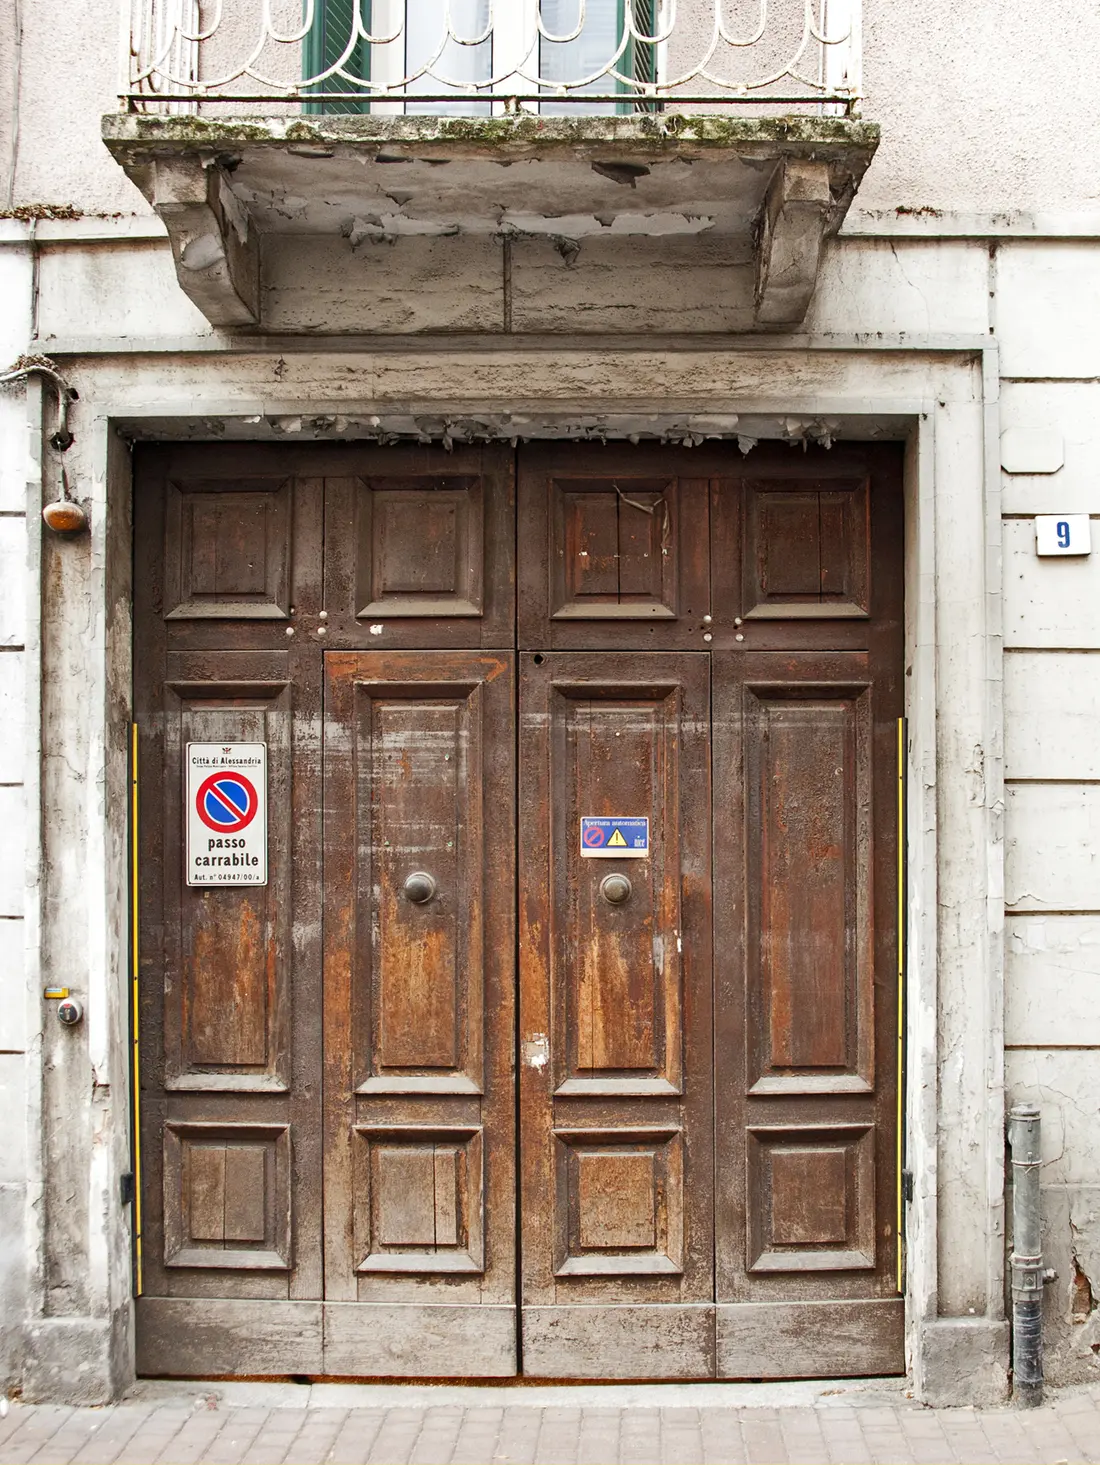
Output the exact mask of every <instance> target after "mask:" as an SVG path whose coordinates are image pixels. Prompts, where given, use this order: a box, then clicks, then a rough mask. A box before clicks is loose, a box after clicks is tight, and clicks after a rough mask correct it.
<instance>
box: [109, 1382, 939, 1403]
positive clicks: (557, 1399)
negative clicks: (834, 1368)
mask: <svg viewBox="0 0 1100 1465" xmlns="http://www.w3.org/2000/svg"><path fill="white" fill-rule="evenodd" d="M911 1394H912V1384H911V1381H910V1380H909V1379H906V1378H866V1379H850V1378H849V1379H789V1380H782V1379H779V1380H776V1379H770V1380H769V1381H768V1382H767V1383H758V1384H757V1383H727V1382H718V1383H654V1382H652V1381H645V1382H641V1383H633V1384H623V1383H607V1384H600V1383H592V1382H591V1381H587V1380H586V1381H585V1382H583V1383H574V1382H570V1381H568V1380H565V1381H561V1382H558V1383H547V1382H546V1380H545V1379H537V1380H528V1379H523V1378H515V1379H510V1380H508V1381H507V1382H502V1381H501V1380H499V1379H494V1380H492V1381H491V1382H488V1383H484V1384H478V1383H462V1384H454V1383H439V1384H431V1383H424V1382H423V1381H422V1380H417V1379H412V1380H410V1381H409V1382H408V1383H400V1382H386V1383H364V1382H360V1381H341V1380H322V1381H318V1382H315V1383H314V1382H311V1383H291V1382H290V1381H288V1380H279V1379H138V1381H137V1382H136V1383H135V1384H134V1385H133V1386H132V1388H130V1389H129V1390H128V1391H127V1393H126V1397H125V1402H126V1403H128V1404H134V1403H143V1404H144V1403H148V1404H154V1403H155V1404H162V1403H165V1404H166V1403H177V1404H184V1405H187V1406H188V1407H195V1406H196V1404H199V1403H202V1404H205V1405H206V1406H207V1407H209V1408H212V1409H216V1408H221V1407H224V1408H230V1409H245V1408H265V1409H385V1408H395V1407H400V1406H407V1407H413V1408H415V1407H418V1406H428V1405H431V1406H433V1407H436V1408H440V1407H443V1406H446V1405H453V1406H455V1407H459V1408H465V1409H493V1408H521V1409H524V1408H527V1409H542V1408H603V1409H638V1408H646V1409H778V1408H790V1407H801V1408H828V1407H830V1406H831V1405H840V1406H843V1407H844V1408H852V1407H859V1406H860V1405H868V1406H873V1405H881V1404H893V1403H898V1402H900V1401H901V1400H904V1399H906V1398H907V1397H911Z"/></svg>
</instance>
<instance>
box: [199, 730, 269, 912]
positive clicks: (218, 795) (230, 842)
mask: <svg viewBox="0 0 1100 1465" xmlns="http://www.w3.org/2000/svg"><path fill="white" fill-rule="evenodd" d="M186 766H187V789H186V793H185V795H184V799H185V810H184V812H185V815H186V825H187V883H188V885H266V884H267V744H266V743H188V744H187V758H186Z"/></svg>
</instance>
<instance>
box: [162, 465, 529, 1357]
mask: <svg viewBox="0 0 1100 1465" xmlns="http://www.w3.org/2000/svg"><path fill="white" fill-rule="evenodd" d="M135 512H136V520H137V524H136V576H135V579H136V593H135V609H136V618H137V627H138V630H137V636H136V668H135V681H136V703H137V720H138V725H139V735H140V750H141V756H140V769H141V791H142V808H143V818H142V820H141V844H142V853H141V861H140V868H141V875H142V884H141V916H142V942H141V953H142V961H141V996H142V1011H141V1038H142V1054H143V1065H142V1083H141V1087H142V1118H143V1124H142V1136H143V1143H142V1160H143V1182H144V1183H143V1195H144V1200H145V1213H144V1237H143V1258H144V1277H143V1282H144V1291H143V1296H142V1297H141V1298H140V1299H139V1302H138V1358H139V1367H140V1368H141V1370H142V1371H143V1372H147V1373H157V1372H164V1373H175V1374H188V1373H191V1374H194V1373H198V1374H206V1375H210V1374H223V1373H228V1374H233V1373H250V1374H256V1373H261V1374H263V1373H277V1374H285V1373H291V1374H330V1375H332V1374H338V1375H348V1374H360V1375H362V1374H368V1375H371V1374H373V1375H392V1376H396V1375H403V1374H421V1375H427V1376H441V1375H447V1374H450V1375H454V1374H464V1375H468V1374H473V1375H492V1374H510V1373H514V1372H515V1368H516V1323H515V1261H514V1258H515V1201H514V1192H515V1181H514V1173H515V1139H514V1128H515V1126H514V1098H513V1093H514V1089H513V1081H512V1071H513V1056H514V1050H513V1042H514V1017H513V1013H514V991H515V976H514V973H515V958H514V951H515V937H514V925H515V922H514V902H515V837H514V809H515V779H514V771H513V768H514V748H515V737H514V727H515V715H514V695H515V693H514V675H513V660H514V653H513V651H512V649H511V648H512V647H513V646H514V636H515V632H514V624H515V620H514V574H513V570H512V564H513V552H514V491H513V458H512V454H511V453H510V452H509V451H508V450H507V449H504V450H501V449H495V450H486V451H484V452H482V451H480V450H467V451H461V450H459V451H456V452H455V453H454V454H449V455H448V454H444V453H442V452H438V451H433V452H427V451H423V450H418V449H386V450H380V449H374V450H371V449H365V450H364V449H300V450H285V449H274V448H259V449H257V448H225V447H216V448H211V447H191V448H179V449H158V450H150V451H147V452H143V453H142V454H140V456H139V458H138V465H137V489H136V494H135ZM425 646H427V647H432V648H439V649H433V650H428V651H424V650H420V649H418V648H422V647H425ZM482 648H494V649H482ZM192 740H193V741H208V742H222V743H227V744H232V743H237V742H242V741H246V740H255V741H262V742H266V743H267V746H268V774H269V778H268V797H269V808H270V818H269V840H268V844H269V867H270V869H269V881H268V884H267V885H266V886H261V887H255V888H251V889H247V888H246V889H241V888H235V887H227V888H225V889H213V890H210V889H207V890H202V889H194V888H189V887H188V886H187V885H186V884H185V883H184V880H183V872H182V856H181V843H182V839H181V820H182V815H183V800H182V797H181V794H182V789H183V777H182V758H183V749H184V746H185V744H186V743H187V742H188V741H192Z"/></svg>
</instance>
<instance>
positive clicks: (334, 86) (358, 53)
mask: <svg viewBox="0 0 1100 1465" xmlns="http://www.w3.org/2000/svg"><path fill="white" fill-rule="evenodd" d="M305 3H306V0H303V7H305ZM357 5H358V7H359V11H360V13H361V15H362V17H363V25H364V28H365V29H366V30H370V28H371V0H316V3H315V5H314V10H313V25H312V26H311V27H310V29H309V32H308V34H307V35H306V38H305V41H304V42H303V43H302V75H303V76H316V75H317V73H318V72H319V71H324V70H325V69H326V68H327V67H329V66H331V65H332V64H333V63H334V62H335V61H339V59H340V57H341V56H342V55H343V54H344V50H345V47H346V46H347V44H348V38H349V36H350V35H351V32H352V27H353V25H354V21H355V10H356V6H357ZM303 13H304V10H303ZM345 70H347V71H350V72H351V73H352V74H353V75H355V76H361V77H363V78H364V79H365V80H369V79H370V46H369V45H368V44H367V42H366V41H363V40H360V41H358V42H357V43H356V47H355V50H354V51H353V52H352V53H351V56H350V57H349V59H348V61H347V62H346V63H345ZM306 90H307V91H309V92H326V91H338V92H347V91H352V90H353V87H352V85H351V83H350V82H348V81H345V80H344V78H343V77H341V76H333V77H330V78H329V79H328V80H327V81H324V82H321V83H320V84H319V85H317V86H313V87H307V88H306ZM303 110H304V111H306V112H327V113H330V114H344V115H347V114H354V113H358V112H369V111H370V101H369V99H368V98H366V97H364V99H363V100H362V101H361V102H306V103H305V104H304V109H303Z"/></svg>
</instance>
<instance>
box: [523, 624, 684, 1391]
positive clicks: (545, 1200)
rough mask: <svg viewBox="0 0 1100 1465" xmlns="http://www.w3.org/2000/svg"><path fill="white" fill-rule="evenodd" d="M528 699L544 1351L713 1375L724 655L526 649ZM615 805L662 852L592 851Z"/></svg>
mask: <svg viewBox="0 0 1100 1465" xmlns="http://www.w3.org/2000/svg"><path fill="white" fill-rule="evenodd" d="M520 707H521V710H520V719H521V721H520V746H521V760H522V763H521V768H522V771H521V801H520V810H521V814H520V823H521V828H522V830H523V838H522V840H521V857H520V887H521V892H522V901H521V926H520V970H521V976H520V1035H521V1043H520V1052H521V1064H522V1067H521V1072H520V1108H521V1121H520V1123H521V1136H522V1138H521V1164H522V1171H523V1197H524V1199H523V1215H524V1217H525V1221H524V1245H523V1263H524V1274H523V1298H524V1322H523V1329H524V1332H523V1337H524V1360H525V1361H524V1367H525V1370H526V1371H527V1372H529V1373H532V1374H544V1375H545V1374H553V1373H555V1372H557V1371H559V1369H560V1358H561V1353H560V1341H561V1337H562V1330H563V1329H564V1330H565V1332H566V1333H567V1334H568V1335H569V1336H570V1337H572V1338H573V1339H574V1340H575V1342H574V1349H575V1361H574V1367H573V1372H574V1373H577V1374H582V1375H595V1376H605V1377H618V1378H636V1377H646V1376H653V1375H654V1374H657V1373H663V1374H665V1375H666V1376H668V1377H697V1376H706V1375H707V1374H708V1373H709V1372H710V1371H711V1370H712V1368H713V1357H712V1352H711V1344H710V1341H709V1340H710V1338H711V1337H712V1332H711V1325H710V1324H709V1323H708V1322H707V1321H706V1317H705V1316H704V1315H705V1314H708V1313H709V1308H710V1304H711V1299H712V1296H713V1290H712V1239H711V1236H712V1233H711V1226H712V1210H711V1160H710V1154H711V1117H710V1107H711V1062H710V975H709V968H710V926H709V843H710V841H709V830H708V822H709V777H708V773H709V768H708V757H707V731H708V719H709V665H708V659H707V658H706V657H704V656H692V655H690V654H688V655H683V654H681V655H675V654H650V655H638V654H622V653H612V652H608V653H558V654H550V655H543V654H541V653H539V654H536V655H527V656H524V657H523V658H522V674H521V703H520ZM615 815H618V816H623V817H634V818H646V819H648V821H649V844H648V854H647V855H646V856H645V857H644V858H627V857H622V858H619V859H605V858H591V857H588V856H587V855H585V854H584V853H583V850H584V845H583V843H582V838H581V827H582V824H581V821H582V819H583V818H585V817H586V816H589V817H603V818H607V817H610V816H615ZM685 1308H686V1309H687V1311H686V1312H685V1311H684V1309H685ZM665 1309H667V1311H663V1310H665ZM657 1313H661V1315H662V1316H664V1317H665V1318H666V1320H667V1322H668V1325H669V1326H668V1331H667V1333H665V1334H662V1333H661V1330H660V1328H659V1327H658V1328H657V1329H656V1331H654V1330H653V1326H652V1321H653V1318H654V1316H655V1314H657ZM628 1314H629V1315H630V1316H631V1317H633V1318H634V1321H635V1324H636V1326H635V1327H634V1329H633V1330H631V1329H630V1328H628V1327H627V1326H626V1325H625V1323H624V1317H625V1316H626V1315H628ZM688 1318H693V1319H694V1321H692V1322H691V1323H690V1325H687V1319H688Z"/></svg>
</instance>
